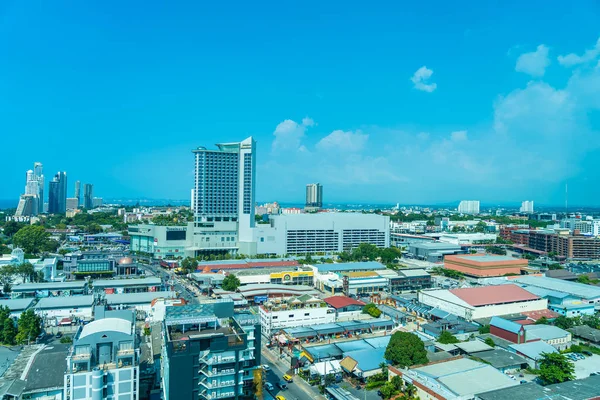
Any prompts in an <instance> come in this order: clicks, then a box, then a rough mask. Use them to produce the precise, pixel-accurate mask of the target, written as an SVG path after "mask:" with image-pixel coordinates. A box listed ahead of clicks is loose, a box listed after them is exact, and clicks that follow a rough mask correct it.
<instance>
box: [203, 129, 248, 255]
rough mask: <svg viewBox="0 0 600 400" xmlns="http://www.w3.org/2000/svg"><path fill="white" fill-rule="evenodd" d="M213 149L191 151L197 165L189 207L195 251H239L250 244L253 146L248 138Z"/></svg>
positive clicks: (218, 145) (220, 144)
mask: <svg viewBox="0 0 600 400" xmlns="http://www.w3.org/2000/svg"><path fill="white" fill-rule="evenodd" d="M216 146H217V148H216V149H207V148H205V147H198V148H197V149H195V150H193V151H192V152H193V153H194V156H195V163H196V164H195V171H196V172H195V185H194V189H193V196H194V198H193V199H192V205H193V211H194V247H195V248H196V249H197V251H202V250H209V251H212V250H223V251H230V250H234V249H237V248H238V242H239V241H242V240H244V241H251V240H252V229H251V228H253V227H254V203H255V200H254V196H255V180H256V153H255V151H256V142H255V141H254V139H253V138H252V137H249V138H247V139H245V140H243V141H242V142H239V143H219V144H217V145H216ZM215 232H218V233H219V235H218V236H217V235H216V234H215ZM211 239H213V242H211Z"/></svg>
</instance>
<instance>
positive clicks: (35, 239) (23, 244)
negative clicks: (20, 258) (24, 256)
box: [13, 225, 58, 254]
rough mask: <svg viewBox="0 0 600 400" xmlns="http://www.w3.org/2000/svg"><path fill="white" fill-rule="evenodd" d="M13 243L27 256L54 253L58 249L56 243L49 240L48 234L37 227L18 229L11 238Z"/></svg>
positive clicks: (30, 226)
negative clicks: (27, 254) (47, 252)
mask: <svg viewBox="0 0 600 400" xmlns="http://www.w3.org/2000/svg"><path fill="white" fill-rule="evenodd" d="M13 243H14V245H15V246H16V247H20V248H21V249H23V251H24V252H25V253H29V254H39V253H42V252H45V251H56V249H57V248H58V242H56V241H55V240H52V239H50V234H49V233H48V232H46V230H45V229H44V227H43V226H39V225H27V226H24V227H23V228H21V229H19V231H18V232H17V233H15V235H14V236H13Z"/></svg>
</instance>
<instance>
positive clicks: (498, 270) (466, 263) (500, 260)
mask: <svg viewBox="0 0 600 400" xmlns="http://www.w3.org/2000/svg"><path fill="white" fill-rule="evenodd" d="M526 267H527V260H526V259H523V258H514V257H509V256H496V255H489V254H486V255H466V254H464V255H462V254H461V255H449V256H445V257H444V268H446V269H451V270H453V271H458V272H461V273H463V274H465V275H468V276H473V277H478V278H484V277H491V276H505V275H521V269H522V268H526Z"/></svg>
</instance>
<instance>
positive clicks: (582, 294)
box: [513, 276, 600, 312]
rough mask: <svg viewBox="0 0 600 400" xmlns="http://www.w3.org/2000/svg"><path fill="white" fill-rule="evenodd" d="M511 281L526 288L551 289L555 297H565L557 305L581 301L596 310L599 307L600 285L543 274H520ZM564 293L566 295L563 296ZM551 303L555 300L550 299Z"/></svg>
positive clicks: (554, 302)
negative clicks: (591, 305) (549, 276)
mask: <svg viewBox="0 0 600 400" xmlns="http://www.w3.org/2000/svg"><path fill="white" fill-rule="evenodd" d="M513 282H514V283H516V284H518V285H520V286H521V287H523V288H524V289H526V290H530V289H531V290H535V289H533V288H538V289H545V290H548V291H552V292H554V293H555V294H556V295H555V296H556V298H561V297H562V298H564V299H565V300H564V301H562V303H560V304H559V305H564V304H568V303H572V304H576V303H583V304H593V305H594V306H595V308H596V309H597V310H598V309H600V287H597V286H593V285H585V284H583V283H577V282H569V281H564V280H561V279H553V278H547V277H543V276H522V277H519V278H516V279H514V280H513ZM565 295H566V297H563V296H565ZM552 303H553V304H557V303H556V301H552ZM556 308H560V307H556ZM555 311H556V310H555ZM557 312H558V311H557Z"/></svg>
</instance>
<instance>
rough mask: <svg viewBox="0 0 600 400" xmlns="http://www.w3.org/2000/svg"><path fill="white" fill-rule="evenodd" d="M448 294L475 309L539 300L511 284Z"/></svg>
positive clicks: (453, 290) (453, 291)
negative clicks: (491, 305)
mask: <svg viewBox="0 0 600 400" xmlns="http://www.w3.org/2000/svg"><path fill="white" fill-rule="evenodd" d="M450 293H452V294H453V295H455V296H457V297H458V298H460V299H462V300H463V301H465V302H466V303H468V304H470V305H472V306H475V307H477V306H484V305H488V304H503V303H514V302H519V301H526V300H536V299H539V297H538V296H536V295H534V294H533V293H530V292H528V291H527V290H525V289H523V288H521V287H519V286H517V285H513V284H508V285H497V286H484V287H473V288H465V289H451V290H450Z"/></svg>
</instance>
